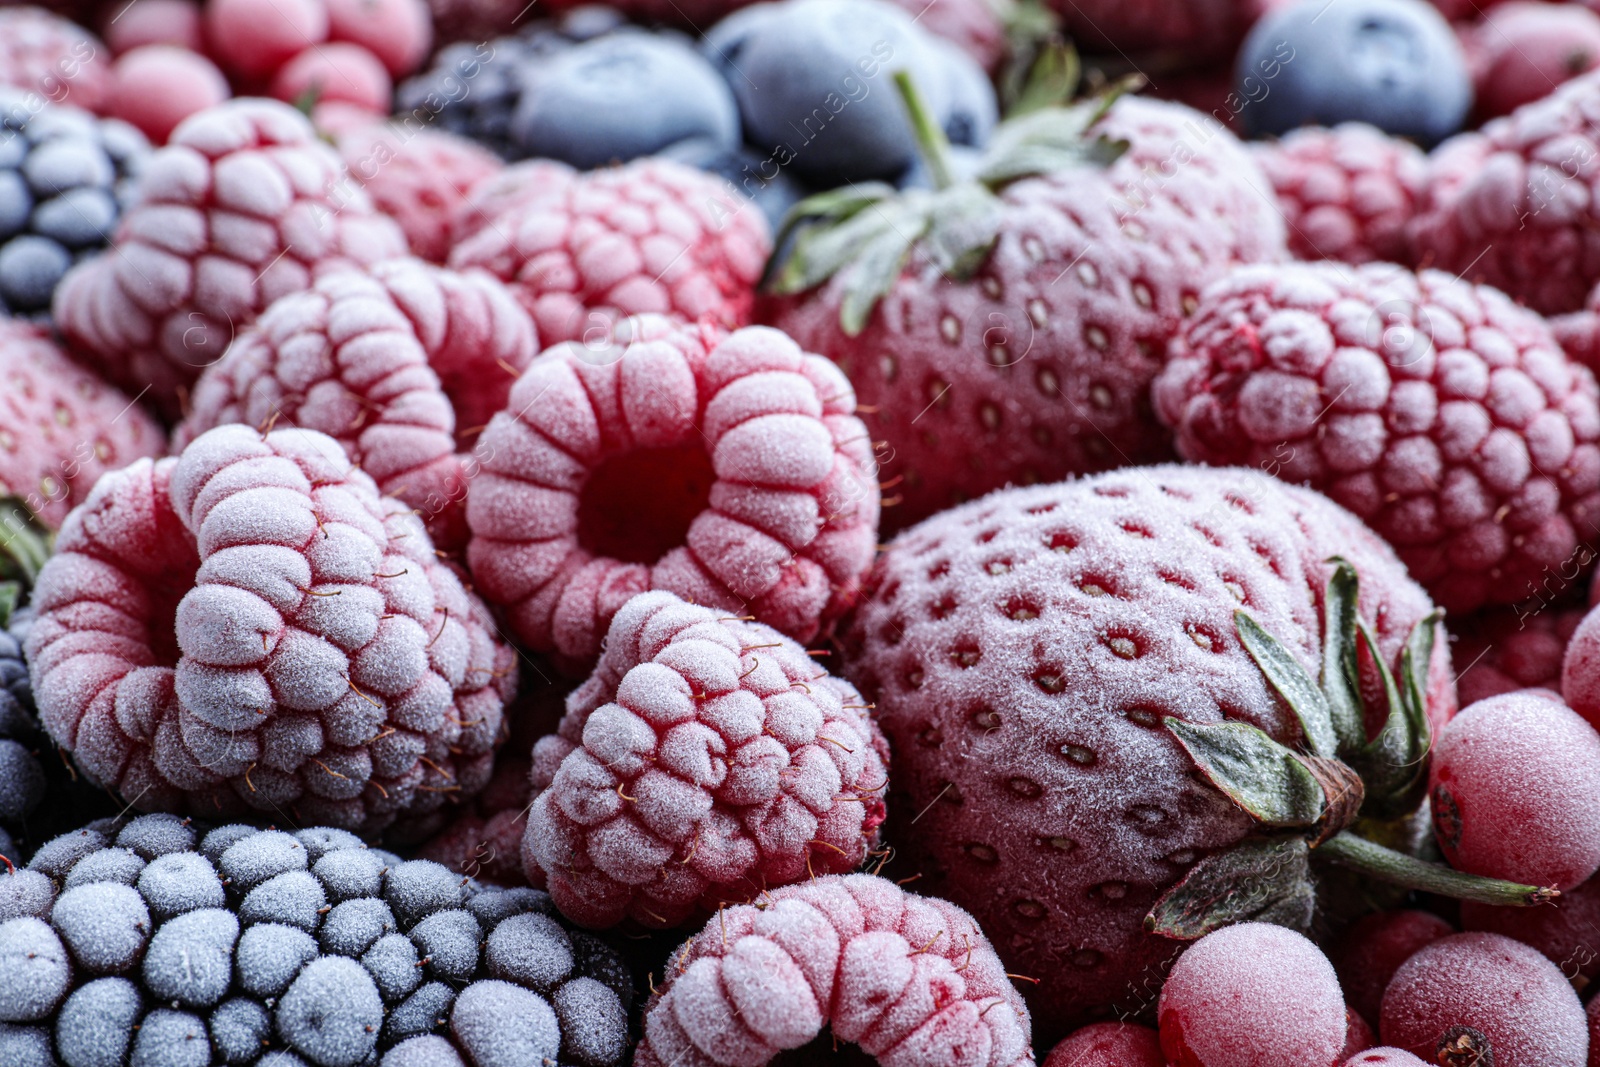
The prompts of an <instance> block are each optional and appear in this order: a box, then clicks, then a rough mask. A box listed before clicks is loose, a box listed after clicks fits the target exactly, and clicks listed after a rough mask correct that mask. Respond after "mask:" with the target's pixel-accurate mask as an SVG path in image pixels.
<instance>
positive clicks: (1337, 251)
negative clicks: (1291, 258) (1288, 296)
mask: <svg viewBox="0 0 1600 1067" xmlns="http://www.w3.org/2000/svg"><path fill="white" fill-rule="evenodd" d="M1251 148H1252V149H1253V151H1254V153H1255V157H1256V162H1257V163H1259V164H1261V170H1262V172H1263V173H1265V174H1266V176H1267V180H1268V181H1270V182H1271V183H1272V188H1273V190H1274V191H1275V192H1276V193H1277V194H1278V205H1279V206H1280V207H1282V208H1283V216H1284V221H1285V222H1287V223H1288V230H1289V251H1291V252H1293V253H1294V254H1295V256H1296V257H1297V258H1299V259H1334V260H1338V261H1340V262H1342V263H1370V262H1372V261H1374V260H1378V261H1383V262H1388V263H1400V262H1404V261H1405V259H1406V257H1407V254H1408V247H1407V244H1406V224H1407V223H1408V222H1410V221H1411V216H1412V215H1414V214H1415V213H1416V210H1417V206H1418V204H1419V203H1420V202H1421V200H1422V186H1423V182H1424V179H1425V178H1426V176H1427V170H1428V163H1427V156H1425V155H1423V153H1422V150H1421V149H1419V148H1418V147H1417V146H1416V145H1414V144H1412V143H1411V142H1410V141H1402V140H1400V139H1399V138H1398V137H1390V136H1389V135H1388V134H1386V133H1384V132H1383V131H1382V130H1380V129H1378V128H1377V127H1375V126H1368V125H1366V124H1365V123H1360V122H1347V123H1344V124H1342V125H1339V126H1335V127H1333V128H1332V129H1328V128H1326V127H1320V126H1308V127H1305V128H1304V129H1299V130H1295V131H1293V132H1292V133H1289V134H1287V135H1285V136H1284V138H1283V139H1282V140H1281V141H1269V142H1260V143H1256V144H1253V145H1252V146H1251Z"/></svg>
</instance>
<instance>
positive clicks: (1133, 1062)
mask: <svg viewBox="0 0 1600 1067" xmlns="http://www.w3.org/2000/svg"><path fill="white" fill-rule="evenodd" d="M1166 1063H1167V1058H1166V1057H1165V1056H1163V1055H1162V1054H1161V1040H1160V1038H1159V1037H1158V1036H1157V1035H1156V1032H1155V1031H1154V1030H1152V1029H1150V1028H1149V1027H1148V1026H1139V1025H1138V1024H1137V1023H1128V1022H1121V1023H1091V1024H1090V1025H1088V1026H1085V1027H1084V1028H1083V1029H1082V1030H1079V1031H1077V1032H1076V1033H1074V1034H1073V1035H1072V1036H1071V1037H1067V1038H1064V1039H1063V1040H1062V1041H1061V1043H1060V1044H1058V1045H1057V1046H1056V1047H1055V1048H1053V1049H1051V1050H1050V1055H1049V1056H1047V1057H1045V1061H1044V1067H1166Z"/></svg>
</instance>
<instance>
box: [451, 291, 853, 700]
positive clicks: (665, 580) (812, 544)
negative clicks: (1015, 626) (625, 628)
mask: <svg viewBox="0 0 1600 1067" xmlns="http://www.w3.org/2000/svg"><path fill="white" fill-rule="evenodd" d="M855 408H856V399H855V394H854V393H853V392H852V391H851V389H850V383H849V382H848V381H846V380H845V377H844V375H842V374H841V373H839V370H838V368H836V367H834V366H833V365H832V364H831V363H829V362H828V361H827V360H825V359H823V358H821V357H820V356H815V355H811V354H809V353H806V352H804V351H802V350H801V349H800V347H799V346H797V345H796V344H795V343H794V342H793V341H791V340H789V338H787V337H785V336H784V335H783V334H781V333H779V332H778V331H776V330H772V329H768V328H766V327H751V328H747V329H744V330H739V331H738V332H736V333H733V334H731V335H725V334H721V333H720V332H718V331H716V330H712V329H709V328H706V327H703V326H702V327H694V326H678V325H675V324H673V323H671V322H670V321H668V320H666V319H663V318H660V317H655V316H645V317H641V318H638V319H632V320H628V321H627V322H624V323H623V324H621V326H620V329H619V333H618V335H617V340H616V341H615V342H613V343H612V344H611V345H610V346H609V347H594V348H586V347H583V346H580V345H577V344H568V345H558V346H556V347H555V348H552V349H549V350H547V351H546V352H545V353H544V354H543V355H542V356H540V357H539V358H538V359H537V360H535V361H534V363H533V364H532V365H531V366H530V367H529V368H528V370H527V372H526V373H524V374H523V375H522V377H521V378H520V379H518V380H517V383H516V385H515V387H514V388H513V389H512V391H511V398H510V401H509V403H508V404H507V406H506V409H505V410H504V411H502V412H501V413H500V414H498V415H496V416H495V417H494V419H493V420H492V421H491V422H490V423H489V428H488V429H487V430H486V431H484V433H483V435H482V437H481V438H480V439H479V441H478V445H477V447H476V448H475V450H474V451H475V455H477V456H478V457H480V458H481V460H482V473H480V474H478V475H477V477H475V478H473V479H472V481H471V484H470V485H469V486H468V488H467V522H468V524H469V526H470V527H471V529H472V542H471V544H470V545H469V546H468V550H467V561H468V564H469V566H470V567H471V568H472V574H473V581H474V583H475V584H476V585H477V588H478V590H479V592H481V593H482V594H483V596H484V598H485V599H487V600H489V601H490V602H491V603H494V604H498V605H500V606H501V607H502V608H503V609H504V611H505V616H506V619H507V621H508V622H509V624H510V627H511V630H512V631H513V632H514V633H515V634H516V635H517V637H518V638H519V639H520V640H521V641H522V642H524V643H525V644H527V645H529V646H530V647H532V648H533V649H535V650H536V651H539V652H543V653H548V654H549V655H550V656H551V657H552V658H553V659H554V660H555V662H556V665H557V667H558V668H560V669H561V670H563V671H565V672H567V673H569V674H574V675H579V676H581V675H582V674H583V673H585V672H586V671H587V670H588V669H589V667H591V666H592V665H593V663H594V660H595V657H596V656H597V655H598V654H599V652H600V647H601V638H602V637H603V636H604V634H605V631H606V628H607V627H608V626H609V625H610V623H611V617H612V615H614V614H615V613H616V612H617V610H618V609H619V608H621V607H622V605H623V604H624V603H626V602H627V601H628V599H629V598H630V597H632V596H634V595H635V594H637V593H642V592H645V591H646V590H650V589H662V590H667V591H670V592H673V593H676V594H678V595H679V596H681V597H684V598H685V599H689V600H692V601H694V602H695V603H697V604H703V605H706V606H709V607H714V608H716V609H718V610H720V611H723V612H725V613H727V614H730V615H745V614H748V615H751V616H753V617H754V618H755V619H756V620H757V621H759V622H763V623H766V624H767V625H770V626H772V627H773V628H774V629H776V630H778V631H780V632H781V633H783V634H786V635H787V636H790V637H793V638H795V639H796V640H799V641H805V642H810V641H811V640H813V639H814V638H815V637H817V636H818V635H819V634H821V633H824V632H825V631H827V630H829V629H831V625H832V623H833V621H834V620H835V619H837V618H839V616H840V615H841V614H842V613H843V612H844V611H845V610H847V609H848V608H849V607H850V606H851V605H852V604H854V603H855V600H856V595H857V592H858V590H859V586H860V582H861V578H862V577H863V576H864V575H865V573H866V571H867V568H868V567H869V566H870V565H871V563H872V556H873V551H874V546H875V544H876V542H877V522H878V485H877V481H876V478H875V477H874V472H873V464H872V454H871V450H870V447H869V445H868V443H867V433H866V430H865V428H864V427H863V426H862V425H861V421H860V420H859V419H857V418H856V417H855V414H854V412H855Z"/></svg>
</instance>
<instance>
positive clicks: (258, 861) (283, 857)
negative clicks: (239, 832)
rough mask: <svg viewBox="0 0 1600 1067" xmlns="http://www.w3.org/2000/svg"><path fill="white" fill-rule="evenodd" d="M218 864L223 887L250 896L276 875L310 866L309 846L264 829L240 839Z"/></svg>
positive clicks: (280, 833) (274, 831)
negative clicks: (255, 889) (308, 861)
mask: <svg viewBox="0 0 1600 1067" xmlns="http://www.w3.org/2000/svg"><path fill="white" fill-rule="evenodd" d="M208 840H209V838H208ZM216 863H217V871H218V873H220V874H221V875H222V880H223V884H225V885H226V886H227V887H228V890H229V891H230V892H232V893H238V894H244V893H248V892H249V891H250V890H252V889H254V888H255V887H256V886H258V885H260V884H261V883H262V882H265V881H266V880H267V879H268V878H271V877H273V876H274V875H278V874H282V873H284V872H285V871H303V870H305V869H306V867H307V866H309V864H308V863H307V862H306V847H305V846H304V845H302V844H301V843H300V842H298V841H296V840H295V839H294V838H293V837H292V836H290V835H289V834H286V833H284V832H283V831H282V830H261V831H258V832H256V833H253V834H251V835H250V836H249V837H245V838H241V839H240V840H238V841H236V842H235V843H234V844H232V845H230V846H228V850H227V851H226V852H224V853H223V854H222V858H221V859H219V860H217V861H216Z"/></svg>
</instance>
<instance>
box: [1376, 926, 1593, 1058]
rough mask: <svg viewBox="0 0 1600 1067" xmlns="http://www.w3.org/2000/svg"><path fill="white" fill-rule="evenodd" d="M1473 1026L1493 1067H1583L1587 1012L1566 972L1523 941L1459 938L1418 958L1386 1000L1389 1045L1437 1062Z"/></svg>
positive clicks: (1398, 977) (1407, 964)
mask: <svg viewBox="0 0 1600 1067" xmlns="http://www.w3.org/2000/svg"><path fill="white" fill-rule="evenodd" d="M1451 1026H1470V1027H1472V1028H1473V1029H1474V1030H1477V1031H1478V1032H1479V1033H1481V1034H1483V1035H1484V1036H1485V1037H1486V1038H1488V1039H1489V1043H1490V1046H1491V1048H1492V1049H1493V1052H1494V1063H1495V1067H1585V1064H1587V1062H1588V1027H1587V1023H1586V1021H1585V1019H1584V1014H1583V1005H1582V1004H1581V1003H1580V1002H1579V1001H1578V994H1576V993H1574V992H1573V991H1572V986H1571V985H1570V984H1568V982H1567V979H1566V977H1565V976H1564V975H1563V974H1562V973H1561V970H1560V969H1559V968H1558V967H1557V966H1556V965H1555V964H1554V963H1551V962H1550V961H1549V960H1547V959H1545V958H1544V957H1543V956H1541V955H1540V954H1539V952H1538V951H1537V950H1536V949H1532V948H1529V947H1528V946H1527V945H1524V944H1523V943H1522V942H1520V941H1513V940H1512V939H1511V938H1509V937H1501V936H1500V935H1499V934H1455V935H1453V936H1451V937H1446V938H1441V939H1440V940H1438V941H1435V942H1433V943H1432V944H1431V945H1428V946H1426V947H1425V948H1423V949H1421V950H1420V951H1419V952H1417V954H1416V955H1414V956H1412V957H1411V958H1410V959H1409V960H1407V961H1406V962H1405V963H1404V964H1402V965H1401V967H1400V969H1399V970H1398V971H1396V972H1395V976H1394V980H1393V981H1391V982H1390V983H1389V988H1388V990H1387V991H1386V992H1385V993H1384V994H1383V1025H1382V1027H1381V1030H1382V1035H1381V1036H1382V1037H1383V1041H1384V1043H1385V1044H1388V1045H1394V1046H1396V1047H1399V1048H1403V1049H1406V1050H1407V1051H1409V1052H1411V1053H1412V1054H1414V1055H1416V1056H1418V1057H1420V1058H1422V1059H1424V1060H1425V1061H1427V1062H1437V1060H1436V1059H1435V1056H1434V1054H1435V1051H1436V1049H1437V1047H1438V1044H1439V1039H1440V1038H1441V1037H1443V1036H1444V1032H1445V1031H1446V1030H1447V1029H1449V1028H1450V1027H1451Z"/></svg>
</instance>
